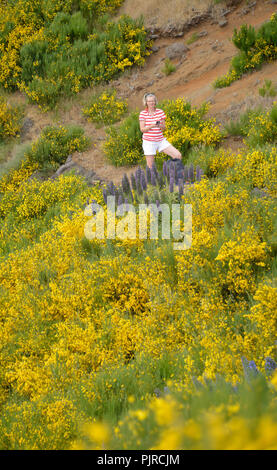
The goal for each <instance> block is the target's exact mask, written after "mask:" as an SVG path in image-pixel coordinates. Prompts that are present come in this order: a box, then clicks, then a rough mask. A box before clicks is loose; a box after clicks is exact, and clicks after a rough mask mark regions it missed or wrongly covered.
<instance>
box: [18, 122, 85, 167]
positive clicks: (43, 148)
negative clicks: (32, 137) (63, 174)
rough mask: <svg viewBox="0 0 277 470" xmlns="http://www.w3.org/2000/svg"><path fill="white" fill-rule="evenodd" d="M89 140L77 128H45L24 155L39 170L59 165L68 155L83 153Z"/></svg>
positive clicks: (82, 131)
mask: <svg viewBox="0 0 277 470" xmlns="http://www.w3.org/2000/svg"><path fill="white" fill-rule="evenodd" d="M89 144H90V140H89V139H88V138H87V137H85V136H84V130H83V129H82V128H81V127H79V126H71V127H67V128H65V127H63V126H60V127H54V126H46V127H45V128H44V129H43V131H42V133H41V135H40V137H39V139H38V140H37V141H36V142H35V143H34V144H33V145H32V147H31V149H29V150H28V152H27V153H26V157H28V158H29V160H30V161H31V162H36V163H38V164H39V165H40V167H41V168H43V167H44V166H47V165H49V164H50V165H53V166H54V167H56V166H57V165H61V164H63V163H64V162H65V160H66V158H67V157H68V155H69V154H70V153H73V152H75V151H84V150H86V149H87V148H88V146H89Z"/></svg>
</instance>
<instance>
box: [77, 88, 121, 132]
mask: <svg viewBox="0 0 277 470" xmlns="http://www.w3.org/2000/svg"><path fill="white" fill-rule="evenodd" d="M126 111H127V102H126V101H121V100H117V99H116V91H114V92H111V91H106V92H103V93H101V95H99V96H98V97H97V96H96V97H93V99H92V100H91V102H90V103H89V105H88V106H87V107H85V108H83V113H84V115H85V116H87V119H88V121H91V122H96V123H100V124H113V123H114V122H116V121H119V120H120V119H121V118H122V116H123V115H124V114H125V113H126Z"/></svg>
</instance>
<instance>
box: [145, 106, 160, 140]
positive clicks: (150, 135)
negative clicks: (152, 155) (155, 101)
mask: <svg viewBox="0 0 277 470" xmlns="http://www.w3.org/2000/svg"><path fill="white" fill-rule="evenodd" d="M162 119H166V115H165V113H164V112H163V111H162V110H161V109H158V108H156V110H155V113H154V114H153V115H152V114H149V112H148V110H147V109H145V110H144V111H141V113H140V114H139V120H140V121H145V127H148V126H151V125H152V124H155V122H156V121H161V120H162ZM143 139H144V140H150V141H152V142H159V141H160V140H163V139H164V136H163V133H162V130H161V129H160V128H159V127H153V129H150V130H149V131H148V132H144V133H143Z"/></svg>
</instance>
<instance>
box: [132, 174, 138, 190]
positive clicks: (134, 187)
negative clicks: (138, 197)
mask: <svg viewBox="0 0 277 470" xmlns="http://www.w3.org/2000/svg"><path fill="white" fill-rule="evenodd" d="M131 186H132V189H133V190H134V191H136V190H137V183H136V178H135V176H134V174H133V173H132V174H131Z"/></svg>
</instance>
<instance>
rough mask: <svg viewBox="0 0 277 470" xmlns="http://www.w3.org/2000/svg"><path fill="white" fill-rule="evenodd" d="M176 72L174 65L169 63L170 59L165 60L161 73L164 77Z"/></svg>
mask: <svg viewBox="0 0 277 470" xmlns="http://www.w3.org/2000/svg"><path fill="white" fill-rule="evenodd" d="M175 70H176V67H175V65H174V64H173V63H172V62H171V60H170V59H168V58H167V59H165V64H164V68H163V69H162V72H163V73H164V74H165V75H170V74H171V73H172V72H175Z"/></svg>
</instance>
